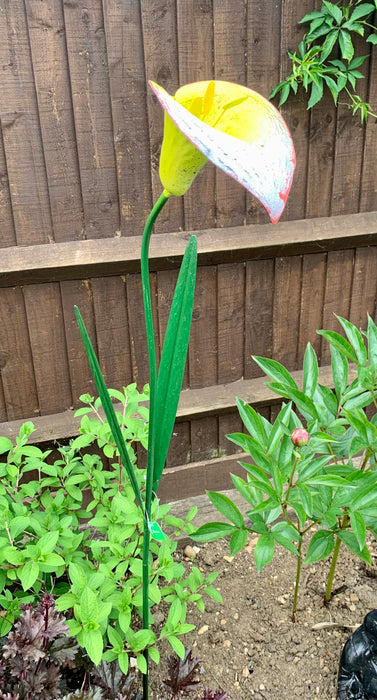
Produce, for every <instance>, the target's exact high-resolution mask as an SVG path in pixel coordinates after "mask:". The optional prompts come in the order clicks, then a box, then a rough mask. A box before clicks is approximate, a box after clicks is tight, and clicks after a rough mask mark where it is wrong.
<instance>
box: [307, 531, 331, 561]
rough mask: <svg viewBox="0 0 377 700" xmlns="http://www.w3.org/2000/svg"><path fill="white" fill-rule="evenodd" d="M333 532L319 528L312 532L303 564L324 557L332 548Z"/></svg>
mask: <svg viewBox="0 0 377 700" xmlns="http://www.w3.org/2000/svg"><path fill="white" fill-rule="evenodd" d="M334 545H335V539H334V533H333V532H331V531H329V530H319V531H318V532H316V533H314V535H313V537H312V539H311V540H310V543H309V547H308V553H307V555H306V558H305V564H312V563H313V562H316V561H321V560H322V559H326V557H328V556H329V554H331V552H332V551H333V549H334Z"/></svg>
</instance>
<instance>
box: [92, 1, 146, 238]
mask: <svg viewBox="0 0 377 700" xmlns="http://www.w3.org/2000/svg"><path fill="white" fill-rule="evenodd" d="M103 11H104V21H105V32H106V47H107V60H108V66H109V83H110V99H111V112H112V120H113V130H114V143H115V155H116V166H117V180H118V187H119V204H120V217H121V231H122V235H124V236H132V235H136V234H139V233H141V227H142V226H143V221H144V219H145V216H146V212H148V211H149V210H150V209H151V206H152V190H151V173H150V152H149V131H148V123H147V120H146V118H145V117H146V109H147V94H146V93H147V82H146V75H145V63H144V51H143V29H142V23H141V8H140V0H130V1H129V2H127V3H125V2H120V1H119V0H104V2H103ZM150 77H152V76H150Z"/></svg>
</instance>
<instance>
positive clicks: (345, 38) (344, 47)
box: [339, 29, 354, 61]
mask: <svg viewBox="0 0 377 700" xmlns="http://www.w3.org/2000/svg"><path fill="white" fill-rule="evenodd" d="M339 47H340V52H341V54H342V58H344V60H345V61H350V60H351V59H352V57H353V54H354V48H353V43H352V39H351V35H350V33H349V32H346V31H345V30H344V29H341V30H340V32H339Z"/></svg>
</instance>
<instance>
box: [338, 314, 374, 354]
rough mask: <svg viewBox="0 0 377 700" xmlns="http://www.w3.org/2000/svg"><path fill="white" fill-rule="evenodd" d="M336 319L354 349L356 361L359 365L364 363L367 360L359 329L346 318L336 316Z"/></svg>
mask: <svg viewBox="0 0 377 700" xmlns="http://www.w3.org/2000/svg"><path fill="white" fill-rule="evenodd" d="M337 319H338V321H339V323H340V324H341V326H342V327H343V328H344V331H345V333H346V335H347V338H348V340H349V341H350V343H351V345H352V347H353V349H354V351H355V354H356V357H357V361H358V363H359V364H360V365H365V364H366V361H367V351H366V348H365V345H364V341H363V336H362V335H361V333H360V331H359V330H358V329H357V328H356V326H354V325H353V323H351V322H350V321H347V319H345V318H342V317H341V316H337Z"/></svg>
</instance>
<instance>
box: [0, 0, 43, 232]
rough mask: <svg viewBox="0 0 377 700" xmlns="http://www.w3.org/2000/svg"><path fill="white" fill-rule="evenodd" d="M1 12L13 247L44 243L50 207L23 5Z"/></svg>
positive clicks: (16, 0)
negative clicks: (13, 231) (14, 238)
mask: <svg viewBox="0 0 377 700" xmlns="http://www.w3.org/2000/svg"><path fill="white" fill-rule="evenodd" d="M0 11H1V18H2V21H1V22H0V63H1V65H2V66H3V67H4V69H3V71H2V87H1V92H0V117H1V123H2V129H3V139H4V148H5V156H6V161H7V169H8V177H9V183H10V191H11V198H12V207H13V216H14V223H15V228H16V237H17V243H18V244H19V245H30V244H32V243H48V242H49V241H52V240H53V233H52V223H51V213H50V202H49V196H48V188H47V179H46V170H45V162H44V155H43V148H42V141H41V134H40V128H39V118H38V109H37V101H36V94H35V86H34V78H33V67H32V63H31V57H30V47H29V37H28V31H27V25H26V17H25V8H24V3H23V0H1V2H0Z"/></svg>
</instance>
